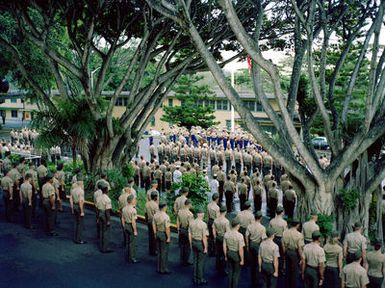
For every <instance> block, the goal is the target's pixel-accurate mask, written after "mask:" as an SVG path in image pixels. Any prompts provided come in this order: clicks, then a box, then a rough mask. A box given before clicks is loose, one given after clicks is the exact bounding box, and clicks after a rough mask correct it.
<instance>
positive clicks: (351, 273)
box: [342, 262, 369, 288]
mask: <svg viewBox="0 0 385 288" xmlns="http://www.w3.org/2000/svg"><path fill="white" fill-rule="evenodd" d="M342 279H343V281H344V283H345V287H354V288H361V287H364V286H365V285H367V284H369V279H368V275H367V274H366V270H365V269H364V268H363V267H362V266H361V265H360V264H359V263H357V262H353V263H350V264H348V265H346V266H345V267H344V268H343V269H342Z"/></svg>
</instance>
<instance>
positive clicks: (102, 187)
mask: <svg viewBox="0 0 385 288" xmlns="http://www.w3.org/2000/svg"><path fill="white" fill-rule="evenodd" d="M98 186H99V189H101V190H103V189H106V188H108V184H107V183H106V182H104V181H100V182H99V183H98Z"/></svg>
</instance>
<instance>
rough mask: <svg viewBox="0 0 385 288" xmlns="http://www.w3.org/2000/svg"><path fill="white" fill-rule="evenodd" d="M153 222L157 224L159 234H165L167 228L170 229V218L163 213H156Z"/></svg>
mask: <svg viewBox="0 0 385 288" xmlns="http://www.w3.org/2000/svg"><path fill="white" fill-rule="evenodd" d="M152 222H153V223H154V224H155V227H156V231H157V232H165V231H166V228H168V227H170V217H169V216H168V215H167V213H166V212H163V211H158V212H157V213H155V215H154V217H153V219H152Z"/></svg>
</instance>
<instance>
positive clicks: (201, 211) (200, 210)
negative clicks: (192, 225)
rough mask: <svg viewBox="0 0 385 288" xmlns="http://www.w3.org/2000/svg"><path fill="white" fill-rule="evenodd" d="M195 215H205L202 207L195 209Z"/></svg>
mask: <svg viewBox="0 0 385 288" xmlns="http://www.w3.org/2000/svg"><path fill="white" fill-rule="evenodd" d="M195 213H196V214H202V213H205V210H203V208H202V207H198V208H196V209H195Z"/></svg>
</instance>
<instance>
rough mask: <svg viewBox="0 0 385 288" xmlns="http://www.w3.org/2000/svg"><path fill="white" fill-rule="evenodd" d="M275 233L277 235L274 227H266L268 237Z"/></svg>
mask: <svg viewBox="0 0 385 288" xmlns="http://www.w3.org/2000/svg"><path fill="white" fill-rule="evenodd" d="M273 235H275V230H274V229H273V228H272V227H268V228H267V229H266V236H267V238H270V237H271V236H273Z"/></svg>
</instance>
